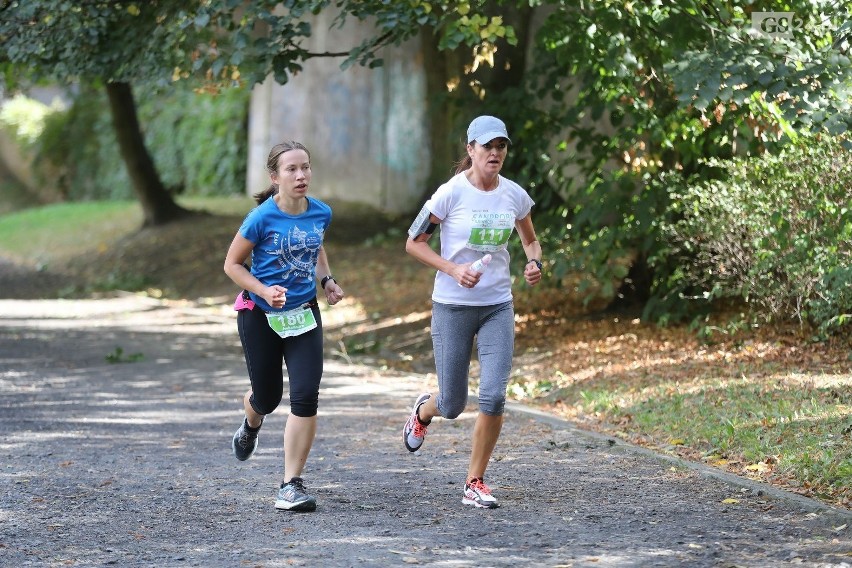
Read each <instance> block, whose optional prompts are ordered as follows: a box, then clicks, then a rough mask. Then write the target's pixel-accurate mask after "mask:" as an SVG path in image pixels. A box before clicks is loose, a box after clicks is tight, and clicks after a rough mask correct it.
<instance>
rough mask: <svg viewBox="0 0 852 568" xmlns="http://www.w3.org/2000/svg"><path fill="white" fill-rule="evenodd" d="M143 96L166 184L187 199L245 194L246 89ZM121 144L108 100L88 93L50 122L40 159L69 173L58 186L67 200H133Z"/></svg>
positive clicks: (151, 143)
mask: <svg viewBox="0 0 852 568" xmlns="http://www.w3.org/2000/svg"><path fill="white" fill-rule="evenodd" d="M140 95H141V96H139V99H140V101H141V102H140V104H139V116H140V121H141V122H142V124H144V125H145V129H144V131H145V132H144V134H145V141H146V145H147V146H148V147H149V148H150V149H151V154H152V157H153V159H154V162H155V164H156V166H157V169H158V171H159V173H160V176H161V178H162V180H163V182H164V183H165V184H166V186H168V187H171V188H173V190H175V191H179V192H182V193H186V194H188V195H232V194H239V193H241V192H242V191H243V188H244V185H245V182H244V180H245V173H246V172H245V168H246V164H245V155H246V152H247V150H246V144H247V138H248V134H247V131H246V115H247V112H248V97H249V92H248V91H247V90H245V89H227V90H223V91H221V92H220V93H218V94H209V93H195V92H193V91H192V90H190V89H188V88H185V87H184V88H175V89H172V90H170V91H169V92H158V91H156V90H154V89H142V90H141V91H140ZM80 140H86V141H87V143H86V144H80V143H79V141H80ZM114 140H115V134H114V131H113V128H112V118H111V116H110V114H109V112H108V111H107V103H106V97H105V95H104V94H103V92H102V91H100V90H92V89H88V90H83V91H82V92H80V93H79V94H78V95H77V97H76V99H75V101H74V103H73V105H72V106H71V108H70V109H69V110H68V111H67V112H64V113H55V114H54V115H52V117H51V118H50V120H48V121H47V123H46V127H45V130H44V132H43V133H42V135H41V136H40V138H39V140H38V143H37V147H38V160H39V161H40V162H41V163H43V164H50V165H51V166H52V168H51V170H53V169H56V168H57V167H59V168H60V169H61V171H62V175H61V176H59V178H58V180H54V181H53V182H52V183H57V182H58V184H59V186H60V188H61V191H62V193H63V194H64V195H65V196H66V197H68V198H71V199H75V200H79V199H102V198H114V199H126V198H132V197H133V194H132V191H131V188H130V182H129V180H128V177H127V171H126V169H125V167H124V165H123V162H122V160H121V155H120V153H119V150H118V148H117V146H116V145H115V142H114ZM45 181H46V182H47V180H45Z"/></svg>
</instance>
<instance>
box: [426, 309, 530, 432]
mask: <svg viewBox="0 0 852 568" xmlns="http://www.w3.org/2000/svg"><path fill="white" fill-rule="evenodd" d="M474 337H476V349H477V351H478V353H479V366H480V369H481V372H480V379H479V411H480V412H482V413H483V414H490V415H493V416H500V415H501V414H503V407H504V406H505V404H506V386H507V385H508V384H509V374H510V372H511V370H512V354H513V353H514V350H515V309H514V305H513V304H512V302H511V301H509V302H505V303H503V304H496V305H493V306H459V305H455V304H440V303H438V302H433V303H432V346H433V348H434V351H435V369H436V371H437V373H438V389H439V391H438V399H437V401H436V402H437V405H438V412H439V413H440V414H441V416H443V417H444V418H456V417H457V416H458V415H459V414H461V413H462V412H463V411H464V407H465V405H466V404H467V383H468V372H469V370H470V355H471V351H472V349H473V338H474Z"/></svg>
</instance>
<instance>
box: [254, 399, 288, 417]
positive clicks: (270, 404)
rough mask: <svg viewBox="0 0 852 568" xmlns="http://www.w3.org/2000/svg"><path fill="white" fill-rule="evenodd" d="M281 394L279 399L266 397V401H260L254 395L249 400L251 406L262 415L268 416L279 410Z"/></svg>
mask: <svg viewBox="0 0 852 568" xmlns="http://www.w3.org/2000/svg"><path fill="white" fill-rule="evenodd" d="M281 396H282V395H281V394H279V395H278V396H277V397H275V396H272V397H266V398H264V399H259V398H258V397H256V396H255V395H254V394H252V395H251V398H249V404H251V407H252V408H253V409H254V411H255V412H257V413H258V414H260V415H263V416H266V415H267V414H272V412H273V411H274V410H275V409H276V408H278V405H279V404H281Z"/></svg>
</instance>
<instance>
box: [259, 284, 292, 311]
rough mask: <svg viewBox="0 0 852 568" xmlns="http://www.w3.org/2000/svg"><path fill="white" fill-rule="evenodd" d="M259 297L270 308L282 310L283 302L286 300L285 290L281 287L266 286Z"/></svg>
mask: <svg viewBox="0 0 852 568" xmlns="http://www.w3.org/2000/svg"><path fill="white" fill-rule="evenodd" d="M260 296H261V297H262V298H263V299H264V300H266V303H267V304H269V307H271V308H283V307H284V302H285V301H286V300H287V288H284V287H282V286H278V285H277V284H276V285H275V286H267V287H266V288H264V289H263V292H262V293H261V294H260Z"/></svg>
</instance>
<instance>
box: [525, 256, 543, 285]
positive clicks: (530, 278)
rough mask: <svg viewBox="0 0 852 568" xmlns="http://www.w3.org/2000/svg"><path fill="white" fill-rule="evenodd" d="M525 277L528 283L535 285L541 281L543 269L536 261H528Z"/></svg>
mask: <svg viewBox="0 0 852 568" xmlns="http://www.w3.org/2000/svg"><path fill="white" fill-rule="evenodd" d="M524 278H525V279H526V281H527V284H529V285H530V286H535V285H536V284H538V283H539V282H541V269H540V268H539V267H538V265H537V264H536V263H534V262H528V263H527V265H526V266H525V267H524Z"/></svg>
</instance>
